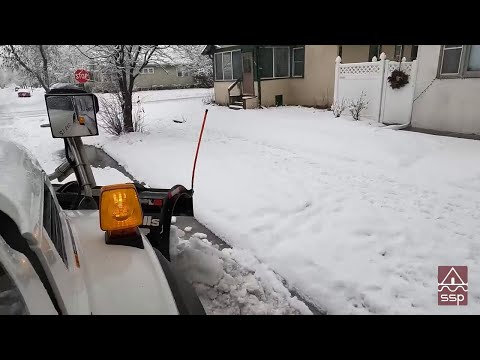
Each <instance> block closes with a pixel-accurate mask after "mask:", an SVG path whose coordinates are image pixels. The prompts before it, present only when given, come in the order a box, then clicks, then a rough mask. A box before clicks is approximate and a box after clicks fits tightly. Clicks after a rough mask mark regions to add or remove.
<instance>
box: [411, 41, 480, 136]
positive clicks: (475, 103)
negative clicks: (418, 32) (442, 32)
mask: <svg viewBox="0 0 480 360" xmlns="http://www.w3.org/2000/svg"><path fill="white" fill-rule="evenodd" d="M411 126H412V127H413V128H419V129H429V130H436V131H441V132H453V133H460V134H476V135H479V134H480V45H420V46H419V48H418V69H417V78H416V83H415V95H414V102H413V109H412V119H411Z"/></svg>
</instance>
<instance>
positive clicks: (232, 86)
mask: <svg viewBox="0 0 480 360" xmlns="http://www.w3.org/2000/svg"><path fill="white" fill-rule="evenodd" d="M240 81H242V79H240V78H239V79H237V80H235V81H234V82H233V83H231V84H230V86H229V87H228V89H227V92H228V105H230V97H231V96H230V93H231V92H232V89H233V88H234V87H235V86H236V85H237V84H238V83H239V82H240Z"/></svg>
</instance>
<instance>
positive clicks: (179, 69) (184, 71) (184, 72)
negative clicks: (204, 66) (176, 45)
mask: <svg viewBox="0 0 480 360" xmlns="http://www.w3.org/2000/svg"><path fill="white" fill-rule="evenodd" d="M177 76H178V77H187V76H190V70H188V69H187V68H185V67H182V66H177Z"/></svg>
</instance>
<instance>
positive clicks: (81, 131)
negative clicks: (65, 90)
mask: <svg viewBox="0 0 480 360" xmlns="http://www.w3.org/2000/svg"><path fill="white" fill-rule="evenodd" d="M46 103H47V110H48V117H49V121H50V128H51V130H52V136H53V137H56V138H58V137H60V138H65V137H79V136H95V135H98V127H97V118H96V114H95V102H94V95H93V94H75V95H50V96H46Z"/></svg>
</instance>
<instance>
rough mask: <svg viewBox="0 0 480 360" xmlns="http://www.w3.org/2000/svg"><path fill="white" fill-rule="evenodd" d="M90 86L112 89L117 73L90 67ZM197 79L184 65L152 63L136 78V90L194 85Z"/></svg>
mask: <svg viewBox="0 0 480 360" xmlns="http://www.w3.org/2000/svg"><path fill="white" fill-rule="evenodd" d="M90 74H91V81H90V86H91V88H92V89H93V90H94V91H110V90H111V89H112V88H113V85H114V84H115V82H116V81H117V80H116V76H115V74H108V73H102V72H99V71H95V70H94V68H93V67H90ZM194 84H195V81H194V79H193V77H192V75H191V74H190V72H189V71H188V69H187V68H186V67H185V66H183V65H170V64H165V65H158V64H151V65H148V66H146V67H144V68H143V69H142V70H141V72H140V74H139V75H138V77H137V78H136V79H135V87H134V90H137V91H138V90H156V89H177V88H190V87H193V86H194Z"/></svg>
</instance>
